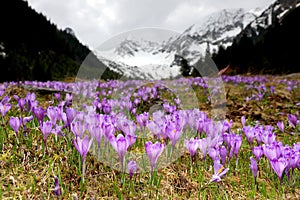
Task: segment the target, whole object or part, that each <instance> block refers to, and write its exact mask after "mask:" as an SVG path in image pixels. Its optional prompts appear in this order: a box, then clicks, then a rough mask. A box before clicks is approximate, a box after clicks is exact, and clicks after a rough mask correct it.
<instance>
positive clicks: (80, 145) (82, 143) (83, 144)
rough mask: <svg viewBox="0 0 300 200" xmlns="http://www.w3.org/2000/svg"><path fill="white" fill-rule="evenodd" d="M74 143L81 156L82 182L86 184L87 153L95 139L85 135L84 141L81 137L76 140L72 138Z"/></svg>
mask: <svg viewBox="0 0 300 200" xmlns="http://www.w3.org/2000/svg"><path fill="white" fill-rule="evenodd" d="M72 142H73V144H74V146H75V148H76V149H77V151H78V153H79V154H80V156H81V161H82V182H84V174H85V159H86V156H87V153H88V151H89V149H90V147H91V145H92V143H93V138H92V139H89V136H87V135H85V136H84V138H83V139H81V138H80V137H76V140H74V139H73V138H72Z"/></svg>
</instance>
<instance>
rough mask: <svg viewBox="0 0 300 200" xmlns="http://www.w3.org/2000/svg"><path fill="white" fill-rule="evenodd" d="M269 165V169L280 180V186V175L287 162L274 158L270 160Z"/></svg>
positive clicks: (283, 159)
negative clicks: (270, 168) (271, 169)
mask: <svg viewBox="0 0 300 200" xmlns="http://www.w3.org/2000/svg"><path fill="white" fill-rule="evenodd" d="M270 163H271V167H272V168H273V170H274V171H275V173H276V174H277V176H278V178H279V180H280V184H282V174H283V172H284V170H285V168H286V167H287V165H288V162H287V160H286V159H285V158H283V157H281V158H279V159H277V158H274V159H271V160H270Z"/></svg>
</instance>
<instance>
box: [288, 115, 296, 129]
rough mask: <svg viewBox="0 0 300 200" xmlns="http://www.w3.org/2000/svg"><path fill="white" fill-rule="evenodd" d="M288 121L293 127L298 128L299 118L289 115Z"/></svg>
mask: <svg viewBox="0 0 300 200" xmlns="http://www.w3.org/2000/svg"><path fill="white" fill-rule="evenodd" d="M288 120H289V122H290V125H291V126H293V127H296V125H297V121H298V116H297V115H296V114H289V115H288Z"/></svg>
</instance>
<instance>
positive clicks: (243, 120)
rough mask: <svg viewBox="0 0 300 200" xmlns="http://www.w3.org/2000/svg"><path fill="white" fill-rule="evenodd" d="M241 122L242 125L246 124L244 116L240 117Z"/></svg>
mask: <svg viewBox="0 0 300 200" xmlns="http://www.w3.org/2000/svg"><path fill="white" fill-rule="evenodd" d="M241 122H242V125H243V127H244V126H246V118H245V116H242V117H241Z"/></svg>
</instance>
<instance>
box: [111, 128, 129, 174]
mask: <svg viewBox="0 0 300 200" xmlns="http://www.w3.org/2000/svg"><path fill="white" fill-rule="evenodd" d="M109 141H110V143H111V145H112V147H113V148H114V149H115V151H116V152H117V153H118V154H119V157H120V161H121V165H122V171H124V156H125V154H126V152H127V149H128V147H129V141H128V140H127V139H126V138H125V137H124V136H123V135H122V134H119V135H118V136H117V138H115V136H114V135H111V136H110V138H109Z"/></svg>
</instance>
